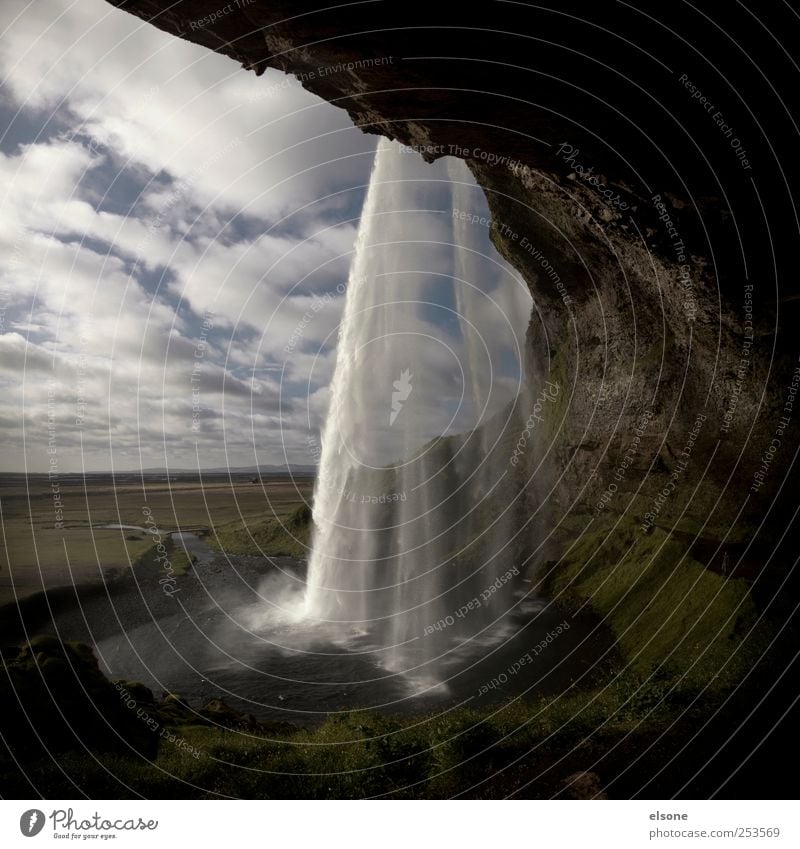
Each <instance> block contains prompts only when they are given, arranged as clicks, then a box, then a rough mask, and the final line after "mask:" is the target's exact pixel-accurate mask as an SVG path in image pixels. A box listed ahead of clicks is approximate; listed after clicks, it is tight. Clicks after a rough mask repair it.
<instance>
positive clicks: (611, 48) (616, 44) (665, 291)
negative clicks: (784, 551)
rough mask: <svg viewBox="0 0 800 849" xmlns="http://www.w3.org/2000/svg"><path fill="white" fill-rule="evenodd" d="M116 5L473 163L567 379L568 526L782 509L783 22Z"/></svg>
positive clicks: (750, 515)
mask: <svg viewBox="0 0 800 849" xmlns="http://www.w3.org/2000/svg"><path fill="white" fill-rule="evenodd" d="M110 2H113V3H114V5H117V6H119V7H121V8H124V9H125V10H126V11H129V12H131V13H132V14H135V15H137V16H139V17H140V18H142V19H143V20H146V21H149V22H150V23H152V24H153V25H155V26H157V27H159V28H161V29H163V30H166V31H167V32H171V33H174V34H176V35H179V36H180V37H182V38H186V39H188V40H190V41H193V42H196V43H198V44H201V45H204V46H206V47H208V48H209V49H211V50H214V51H216V52H219V53H223V54H225V55H227V56H229V57H230V58H231V59H232V60H234V61H236V62H239V63H241V64H242V66H243V67H244V68H246V69H248V70H250V71H251V72H255V73H262V72H263V70H264V69H265V68H267V67H272V68H278V69H280V70H283V71H285V72H286V73H291V74H294V75H295V76H297V77H298V79H300V81H301V82H302V84H303V85H304V86H305V87H306V88H307V89H309V90H310V91H312V92H314V93H315V94H317V95H319V96H321V97H323V98H325V99H327V100H329V101H330V102H331V103H334V104H335V105H337V106H340V107H341V108H343V109H346V110H347V112H348V113H349V115H350V116H351V118H352V120H353V121H354V122H355V123H356V124H357V125H358V126H360V127H361V128H362V129H363V130H364V131H365V132H370V133H380V134H383V135H386V136H388V137H390V138H393V139H396V140H398V141H400V142H402V143H404V144H407V145H411V146H414V147H415V148H416V149H418V150H419V151H420V152H421V153H422V154H423V156H425V157H426V158H428V159H434V158H436V157H438V156H442V155H454V156H459V157H461V158H463V159H465V160H466V161H467V163H468V164H469V167H470V168H471V169H472V171H473V173H474V174H475V177H476V178H477V180H478V182H479V183H480V184H481V186H482V187H483V188H484V190H485V192H486V195H487V198H488V201H489V204H490V207H491V210H492V214H493V218H494V228H493V235H494V241H495V244H496V246H497V248H498V249H499V251H500V252H501V253H502V254H503V255H504V256H505V257H506V258H507V259H508V261H509V262H510V263H511V264H512V265H513V266H514V267H516V268H517V269H518V270H519V271H520V273H521V274H522V275H523V277H524V278H525V280H526V281H527V282H528V284H529V285H530V288H531V292H532V294H533V297H534V300H535V310H534V318H533V321H532V324H531V328H530V333H529V342H530V345H529V352H530V373H531V375H532V377H531V380H532V382H533V383H538V382H539V381H541V380H542V379H544V378H548V379H550V380H558V381H559V383H560V384H561V385H562V386H563V388H564V391H563V392H562V393H561V396H560V397H561V399H562V400H561V402H560V403H559V405H558V409H557V410H556V413H557V418H555V419H554V421H552V422H551V423H550V427H549V429H548V433H549V435H550V436H551V437H552V446H551V451H550V456H551V458H552V460H553V481H554V487H555V491H554V503H555V504H557V505H559V508H560V509H561V510H562V511H563V512H564V513H566V512H567V511H568V508H569V509H573V510H577V511H579V512H582V513H583V514H585V515H591V516H593V517H594V518H595V519H601V518H602V519H603V520H605V519H606V518H608V517H615V518H617V517H621V516H624V519H625V521H628V522H631V523H632V525H635V526H637V527H639V528H640V530H641V532H642V533H647V532H648V531H649V527H650V526H652V525H653V524H657V523H664V522H665V521H669V522H670V523H671V522H673V521H675V520H680V521H688V522H689V525H690V526H692V527H695V526H696V527H700V526H701V525H702V524H703V523H706V527H705V530H704V531H703V533H704V535H709V534H710V535H711V536H717V537H718V538H719V537H721V536H722V535H723V534H724V532H725V530H726V528H728V527H729V526H730V525H731V523H732V522H733V521H734V520H735V519H736V517H737V516H738V517H739V521H740V522H742V521H743V522H745V526H747V527H752V526H755V525H757V524H758V523H760V521H761V520H762V518H764V516H766V515H767V513H768V512H769V510H770V505H771V503H772V498H773V496H774V495H775V494H776V493H778V491H779V490H780V489H781V486H782V485H784V484H785V480H784V479H785V477H786V474H785V473H786V470H787V468H788V467H789V464H790V462H791V460H792V458H793V456H794V453H795V448H796V446H797V442H798V440H797V432H798V431H799V430H800V422H796V421H795V418H800V405H798V409H797V410H796V411H795V410H793V408H792V403H790V402H791V401H792V399H793V397H794V396H793V395H792V394H791V393H792V386H793V384H792V376H793V374H794V370H795V367H796V365H797V345H796V344H795V341H794V339H793V333H792V326H793V323H794V310H795V304H796V303H798V298H799V297H800V291H799V290H798V286H797V284H796V282H795V277H796V275H794V274H791V275H787V274H786V273H785V272H786V270H787V269H791V268H792V259H791V257H792V253H793V252H794V239H796V236H797V219H796V215H795V210H794V205H793V193H792V187H793V184H794V176H795V175H794V169H795V166H794V160H793V154H792V155H789V151H790V150H791V149H792V145H793V144H794V140H795V138H796V136H795V134H796V127H795V126H794V124H793V122H792V120H791V107H792V103H791V101H790V97H792V96H793V95H792V94H791V90H792V87H791V86H790V85H788V84H787V83H786V76H785V75H786V74H789V73H791V74H793V73H795V69H794V68H793V66H792V63H791V57H790V56H789V54H788V53H787V51H786V50H785V49H784V48H783V46H782V44H781V39H782V38H785V39H786V43H790V41H789V35H790V33H794V32H795V31H796V29H797V21H796V19H794V18H793V17H792V15H791V13H790V11H788V10H782V9H780V8H778V4H775V6H776V8H775V9H773V10H772V11H771V12H769V13H768V14H767V13H764V12H761V10H759V11H760V15H761V21H760V22H759V21H757V20H756V19H755V17H754V15H753V13H751V12H749V11H747V10H744V9H741V8H738V7H737V8H735V9H733V8H730V9H726V10H725V20H724V21H723V22H719V23H718V22H716V21H715V20H713V15H714V10H713V4H703V3H701V4H700V5H699V6H697V7H694V8H688V7H687V8H685V9H684V8H683V7H682V11H681V12H680V14H679V15H678V14H677V13H676V12H675V9H674V8H673V7H664V8H663V9H660V10H659V12H658V14H657V15H656V17H651V14H652V13H651V11H650V10H649V9H645V8H644V7H642V9H641V10H639V9H637V8H635V7H629V6H626V5H624V4H613V8H608V7H607V5H606V4H585V3H567V4H564V3H559V4H554V6H556V5H557V8H553V9H546V8H544V7H537V8H533V7H530V6H526V5H523V4H518V3H513V2H503V3H499V2H498V3H493V4H491V5H485V4H481V5H480V6H478V7H477V8H476V9H474V10H471V9H466V8H464V6H463V5H461V4H453V3H448V2H445V3H440V4H433V3H431V4H426V5H422V4H420V3H416V2H411V3H407V2H405V3H388V2H373V3H359V4H355V5H348V6H344V7H336V8H332V9H330V10H327V11H325V10H320V9H317V8H316V4H313V3H308V2H303V1H302V0H300V2H291V3H290V2H284V0H251V2H246V0H238V2H233V3H231V4H229V5H228V6H226V7H224V9H222V10H221V9H220V3H219V0H192V2H188V0H186V2H180V1H179V2H166V0H164V2H159V0H128V1H127V2H125V0H110ZM704 6H708V11H707V12H706V11H704ZM222 12H224V14H223V13H222ZM717 14H719V13H717ZM721 24H724V26H722V25H721ZM795 34H796V33H795ZM749 51H758V55H759V61H760V62H761V64H760V65H756V64H755V62H754V61H753V60H751V59H750V58H749ZM765 56H770V57H772V58H771V59H770V64H769V65H768V66H766V65H764V63H763V58H764V57H765ZM790 252H791V253H790ZM787 399H789V400H788V401H787ZM554 415H555V413H554ZM781 422H784V424H783V425H781ZM776 440H777V442H776ZM787 492H788V484H787V485H784V486H783V493H782V494H783V495H784V496H786V495H787ZM791 501H792V499H791V494H790V497H789V499H788V503H791ZM775 516H776V510H773V511H772V513H771V514H770V521H772V520H774V518H775ZM687 527H688V526H687ZM693 532H694V531H693Z"/></svg>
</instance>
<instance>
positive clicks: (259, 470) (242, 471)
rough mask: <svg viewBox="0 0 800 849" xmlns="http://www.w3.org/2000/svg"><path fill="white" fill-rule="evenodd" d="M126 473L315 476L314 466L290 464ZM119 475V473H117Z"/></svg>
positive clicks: (148, 470) (158, 467)
mask: <svg viewBox="0 0 800 849" xmlns="http://www.w3.org/2000/svg"><path fill="white" fill-rule="evenodd" d="M128 472H136V473H137V474H145V475H167V474H169V475H196V474H198V473H199V474H203V475H227V474H231V475H315V474H316V473H317V467H316V466H307V465H302V464H295V463H290V464H288V465H283V466H273V465H262V466H215V467H212V468H210V469H185V468H175V467H172V466H170V467H169V468H167V467H166V466H153V467H151V468H147V469H141V470H140V469H128V470H126V473H128ZM117 474H119V471H117Z"/></svg>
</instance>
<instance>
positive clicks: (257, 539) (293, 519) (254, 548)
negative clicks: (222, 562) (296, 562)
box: [207, 504, 311, 557]
mask: <svg viewBox="0 0 800 849" xmlns="http://www.w3.org/2000/svg"><path fill="white" fill-rule="evenodd" d="M207 542H208V543H209V545H211V546H212V547H213V548H216V549H218V550H219V551H225V552H227V553H228V554H252V555H263V556H267V557H305V556H306V555H307V554H308V549H309V546H310V544H311V508H310V507H309V506H308V505H307V504H300V505H299V506H297V507H295V509H294V510H292V511H291V512H289V513H287V514H283V515H280V514H279V515H277V516H270V517H269V518H267V519H260V520H249V521H248V520H246V519H245V520H240V521H236V522H229V523H227V524H225V525H220V526H218V527H216V528H214V530H213V531H212V532H211V533H210V534H209V536H208V539H207Z"/></svg>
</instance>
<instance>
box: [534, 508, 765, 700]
mask: <svg viewBox="0 0 800 849" xmlns="http://www.w3.org/2000/svg"><path fill="white" fill-rule="evenodd" d="M565 552H566V553H565V554H564V555H563V556H562V558H561V559H560V561H559V562H558V564H557V565H556V566H555V567H554V569H553V570H552V571H551V573H550V575H549V577H548V579H547V583H548V586H549V589H550V591H551V592H553V593H554V594H556V595H557V596H558V597H559V599H560V601H561V602H562V603H565V604H566V605H568V606H571V607H574V606H575V605H577V604H582V603H588V604H589V605H590V606H591V607H592V608H593V609H594V610H595V611H596V612H597V613H599V614H600V615H601V616H603V618H604V619H605V621H606V623H607V624H608V625H609V626H610V627H611V628H612V630H613V631H614V635H615V637H616V639H617V642H618V644H619V647H620V649H621V651H622V653H623V655H624V656H625V658H626V659H627V661H628V663H629V664H630V666H631V668H632V669H634V670H635V671H636V672H637V673H639V674H644V675H646V674H649V673H651V672H652V671H654V670H660V671H661V672H662V673H663V674H665V675H667V676H669V677H671V678H674V679H676V680H677V679H680V686H681V687H683V688H687V687H702V686H705V685H709V686H711V687H712V688H714V689H719V688H724V687H728V686H730V685H731V684H733V683H735V682H736V681H738V680H740V679H741V677H742V676H743V675H744V674H745V673H746V672H747V671H748V669H750V668H751V665H752V662H753V659H754V657H756V656H757V655H758V653H760V650H761V648H763V645H764V639H765V634H764V633H762V632H761V631H759V632H755V633H754V634H753V635H751V636H749V637H747V638H746V635H747V632H748V631H749V630H750V629H751V627H752V626H753V624H754V623H755V621H756V618H757V612H756V608H755V605H754V603H753V601H752V598H751V597H750V591H749V585H748V583H747V582H746V581H744V580H740V579H730V578H726V577H724V576H721V575H718V574H716V573H714V572H711V571H710V570H708V569H706V567H705V566H704V565H703V564H702V563H698V562H697V561H696V560H693V559H692V558H691V556H690V555H689V554H687V552H686V547H685V545H683V544H682V543H681V542H679V541H676V540H675V539H673V538H672V537H671V536H670V535H669V533H668V532H667V531H665V530H663V529H661V528H658V527H656V528H654V529H653V531H652V532H651V533H650V534H649V535H646V536H645V535H643V534H641V533H639V532H638V527H637V526H636V525H634V524H633V523H630V522H629V523H627V524H624V523H620V525H619V526H618V527H617V529H616V530H614V531H612V532H609V528H606V527H599V528H598V527H596V526H594V527H593V528H592V529H591V530H590V531H589V532H587V533H586V534H584V536H583V537H582V538H581V539H580V540H579V541H578V542H577V543H575V544H574V545H573V546H572V547H571V548H569V550H568V551H567V550H566V549H565Z"/></svg>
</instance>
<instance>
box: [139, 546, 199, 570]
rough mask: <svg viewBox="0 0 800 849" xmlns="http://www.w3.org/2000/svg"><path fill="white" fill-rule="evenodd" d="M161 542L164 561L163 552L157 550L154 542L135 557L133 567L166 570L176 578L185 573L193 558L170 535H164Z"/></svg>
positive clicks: (189, 567)
mask: <svg viewBox="0 0 800 849" xmlns="http://www.w3.org/2000/svg"><path fill="white" fill-rule="evenodd" d="M162 544H163V546H164V549H165V550H166V557H167V560H166V561H165V560H164V559H163V557H164V553H163V552H159V550H158V545H155V544H154V545H151V546H150V548H148V549H147V550H146V551H144V552H142V554H140V555H139V556H138V557H137V558H136V561H135V562H134V564H133V566H134V568H136V569H142V570H153V571H159V572H162V573H164V572H168V573H169V574H170V576H172V577H176V578H182V577H184V576H185V575H187V574H188V573H189V570H190V569H191V568H192V565H193V564H194V561H195V558H194V557H193V556H190V555H188V554H187V553H186V551H184V549H183V548H181V547H180V546H179V545H176V544H175V542H174V541H173V540H172V537H165V538H164V539H163V540H162Z"/></svg>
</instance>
